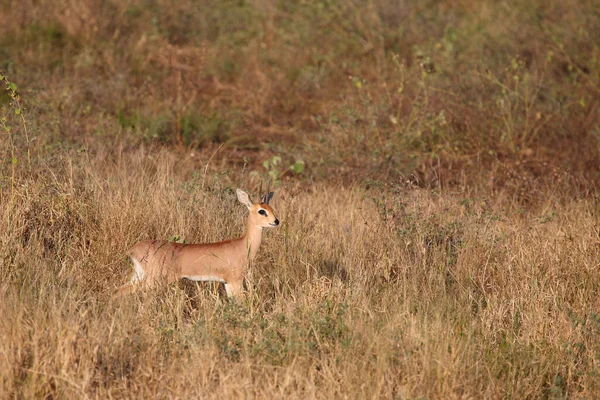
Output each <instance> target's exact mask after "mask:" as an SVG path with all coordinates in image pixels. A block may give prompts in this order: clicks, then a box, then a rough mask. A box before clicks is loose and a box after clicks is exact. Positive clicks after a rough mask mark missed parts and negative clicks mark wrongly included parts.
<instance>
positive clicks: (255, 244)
mask: <svg viewBox="0 0 600 400" xmlns="http://www.w3.org/2000/svg"><path fill="white" fill-rule="evenodd" d="M262 230H263V228H262V227H261V226H257V225H254V224H252V223H251V221H250V219H248V229H247V230H246V234H245V235H244V241H245V242H246V245H247V246H248V248H249V249H250V260H251V261H252V260H254V257H256V253H258V248H259V247H260V242H261V240H262Z"/></svg>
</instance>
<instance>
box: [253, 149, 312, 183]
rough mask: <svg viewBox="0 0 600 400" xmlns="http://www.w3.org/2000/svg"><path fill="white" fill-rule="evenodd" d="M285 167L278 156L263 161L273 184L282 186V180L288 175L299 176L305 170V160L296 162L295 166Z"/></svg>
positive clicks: (288, 165)
mask: <svg viewBox="0 0 600 400" xmlns="http://www.w3.org/2000/svg"><path fill="white" fill-rule="evenodd" d="M284 165H285V164H283V162H282V158H281V157H280V156H277V155H276V156H273V157H271V158H268V159H266V160H265V161H263V167H265V169H266V170H267V174H268V175H269V178H270V180H271V181H272V182H273V184H275V185H278V184H280V183H281V178H282V177H283V176H284V175H285V174H286V173H288V172H291V173H293V174H295V175H299V174H301V173H302V172H303V171H304V168H305V163H304V160H296V161H295V162H294V163H293V164H287V166H286V167H284Z"/></svg>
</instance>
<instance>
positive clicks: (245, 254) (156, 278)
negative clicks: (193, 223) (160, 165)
mask: <svg viewBox="0 0 600 400" xmlns="http://www.w3.org/2000/svg"><path fill="white" fill-rule="evenodd" d="M272 197H273V192H268V190H267V194H265V195H264V196H263V197H262V199H261V202H260V203H256V204H255V203H252V200H250V197H249V196H248V194H247V193H246V192H244V191H243V190H240V189H238V190H237V198H238V200H239V201H240V203H242V204H243V205H245V206H246V207H248V210H249V211H250V213H249V214H248V225H247V229H246V233H245V234H244V235H243V236H242V237H240V238H238V239H232V240H225V241H223V242H218V243H203V244H184V243H173V242H168V241H164V240H162V241H159V240H144V241H141V242H139V243H137V244H136V245H134V246H133V247H132V248H131V249H129V251H128V252H127V255H128V256H129V257H130V258H131V260H132V261H133V265H134V267H135V272H134V273H133V276H132V277H131V281H130V282H129V283H128V284H126V285H124V286H122V287H121V288H119V289H118V290H117V292H116V293H115V296H114V297H117V296H121V295H123V294H126V293H130V292H133V291H134V290H135V289H136V288H137V287H138V286H145V287H152V286H154V285H156V284H157V283H159V282H168V283H170V282H174V281H176V280H178V279H181V278H187V279H191V280H193V281H217V282H223V283H224V284H225V290H226V291H227V296H228V297H232V296H240V295H242V296H243V293H244V292H243V291H244V276H245V275H246V269H247V268H248V266H249V265H250V264H252V261H253V260H254V258H255V257H256V253H258V248H259V247H260V242H261V239H262V229H263V228H272V227H275V226H277V225H279V220H278V219H277V217H276V216H275V213H274V212H273V209H272V208H271V207H270V206H269V201H271V198H272Z"/></svg>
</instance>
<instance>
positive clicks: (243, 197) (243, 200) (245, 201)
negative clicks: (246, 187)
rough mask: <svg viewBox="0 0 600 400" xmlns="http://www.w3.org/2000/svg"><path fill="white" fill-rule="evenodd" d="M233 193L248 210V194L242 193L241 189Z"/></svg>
mask: <svg viewBox="0 0 600 400" xmlns="http://www.w3.org/2000/svg"><path fill="white" fill-rule="evenodd" d="M235 192H236V193H237V198H238V200H239V201H240V203H242V204H243V205H245V206H246V207H248V209H250V208H252V200H250V197H248V193H246V192H244V191H243V190H242V189H237V190H236V191H235Z"/></svg>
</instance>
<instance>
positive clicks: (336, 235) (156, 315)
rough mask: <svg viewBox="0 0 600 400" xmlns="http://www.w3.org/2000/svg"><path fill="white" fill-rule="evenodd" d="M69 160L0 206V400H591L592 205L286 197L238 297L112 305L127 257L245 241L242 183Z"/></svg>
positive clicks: (153, 154)
mask: <svg viewBox="0 0 600 400" xmlns="http://www.w3.org/2000/svg"><path fill="white" fill-rule="evenodd" d="M74 159H75V157H74V158H73V159H71V160H70V161H69V160H65V161H64V162H63V163H61V165H58V166H56V167H55V168H54V170H52V171H49V170H43V169H42V170H40V171H38V172H39V174H36V175H35V176H33V177H30V178H24V179H23V180H22V181H20V184H19V185H18V188H17V189H16V190H15V193H14V201H12V200H13V197H12V196H11V195H10V194H9V193H6V192H4V195H3V197H2V210H3V211H4V212H3V214H2V222H1V227H0V228H1V229H0V231H1V232H2V233H1V234H0V240H1V243H2V247H1V256H2V260H3V261H2V271H1V277H2V281H1V282H2V283H1V287H0V293H1V294H2V301H1V302H0V314H1V315H2V316H3V324H2V325H1V327H0V337H2V341H1V344H0V354H1V355H2V356H1V357H0V371H2V379H1V380H0V392H1V393H4V397H26V398H32V397H35V398H46V397H51V398H107V397H127V398H131V397H136V398H137V397H139V398H148V397H175V398H190V397H211V398H212V397H223V396H225V397H268V398H272V397H286V398H287V397H291V398H332V397H383V398H419V397H429V398H481V397H488V398H499V397H513V398H514V397H516V398H523V397H552V398H558V397H564V396H566V397H583V398H585V397H587V398H590V397H594V395H595V394H597V393H598V390H599V389H600V388H599V387H598V382H599V381H598V372H599V369H598V362H599V354H600V345H599V344H598V343H600V342H599V340H598V339H599V336H598V335H599V332H600V319H598V314H597V310H598V307H599V306H600V304H599V300H598V288H599V285H600V283H599V282H600V281H599V280H598V259H599V256H600V254H599V252H600V248H599V246H598V241H599V239H598V231H597V212H598V208H597V207H598V205H597V202H595V201H592V200H580V201H567V202H564V203H561V202H558V201H553V200H552V199H549V200H548V201H547V204H546V205H545V208H543V210H542V211H540V213H539V214H537V215H535V214H534V213H519V212H518V211H506V210H504V209H503V207H502V206H501V205H500V204H494V203H493V202H489V201H486V200H485V199H483V198H472V199H469V198H465V197H464V196H458V195H455V194H451V193H442V194H441V195H440V194H437V195H436V194H435V193H432V192H427V191H423V190H421V189H416V188H412V187H410V186H405V187H399V186H398V187H395V188H393V189H391V190H390V189H387V190H381V189H366V188H365V187H361V186H351V187H343V186H337V185H328V184H315V185H311V186H304V187H288V188H285V187H284V188H281V189H280V190H278V191H277V193H276V197H275V201H274V207H275V209H276V210H277V212H278V214H279V217H280V219H281V220H282V222H283V225H282V226H281V227H280V228H278V229H276V230H271V231H268V232H267V233H266V237H265V240H264V242H263V245H262V248H261V251H260V253H259V258H258V260H257V263H256V266H255V268H253V270H252V274H251V278H250V279H249V282H248V286H249V292H250V296H249V298H248V300H247V301H245V302H242V303H236V302H230V301H227V299H226V298H225V297H224V296H223V294H222V293H219V291H218V290H216V289H217V285H214V284H200V285H198V286H196V285H194V284H183V283H182V284H180V285H171V286H168V287H164V288H162V289H158V290H155V291H151V292H146V293H141V294H139V295H136V296H131V297H128V298H125V299H122V300H119V301H116V302H111V301H110V300H109V295H110V292H111V290H112V289H113V288H115V287H117V286H118V285H120V284H121V283H123V282H124V280H125V279H127V276H128V275H129V273H130V268H131V267H130V266H129V265H128V263H127V262H126V261H125V259H124V257H123V253H124V250H125V249H126V248H127V247H128V246H130V245H131V244H132V243H135V242H136V241H137V240H139V239H140V238H144V237H160V238H166V237H171V236H174V235H179V237H180V238H181V239H182V240H187V241H192V242H195V241H205V240H218V239H221V238H225V237H231V236H234V235H236V234H239V233H240V232H241V230H242V229H243V219H244V211H245V210H243V207H241V206H240V205H239V204H237V202H236V200H235V196H234V194H233V189H234V188H235V186H236V185H234V183H235V182H234V181H238V182H243V184H241V186H245V187H246V188H252V183H251V182H250V181H248V180H247V179H244V178H243V177H238V178H236V179H235V180H231V179H230V178H227V177H225V178H223V177H222V176H221V178H220V180H214V179H211V178H214V177H216V176H217V175H214V174H213V173H211V172H209V176H208V177H206V179H204V177H202V176H198V175H194V174H193V172H194V171H195V170H196V169H195V168H194V163H193V162H191V159H190V158H183V159H177V158H175V157H173V155H172V154H170V153H169V152H167V151H164V150H160V151H145V150H138V151H134V152H130V153H128V154H127V156H124V155H119V156H116V157H115V158H114V159H113V160H112V161H108V162H107V159H106V157H104V156H99V157H89V156H87V157H86V156H83V157H81V158H80V159H79V160H75V161H73V160H74ZM210 174H213V175H210ZM240 179H241V180H240ZM202 181H204V182H205V186H204V188H202ZM206 182H210V183H208V184H207V183H206Z"/></svg>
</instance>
